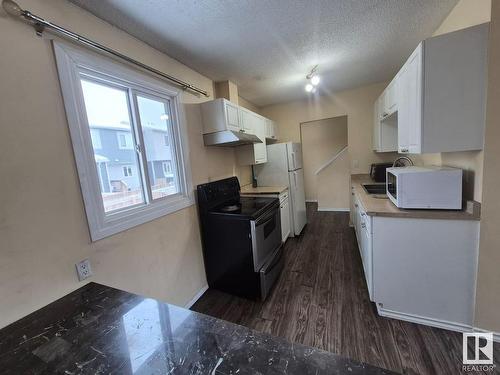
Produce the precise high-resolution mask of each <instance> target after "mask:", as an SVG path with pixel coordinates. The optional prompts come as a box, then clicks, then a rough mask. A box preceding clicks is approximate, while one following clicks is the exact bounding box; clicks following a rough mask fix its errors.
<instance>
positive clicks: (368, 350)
mask: <svg viewBox="0 0 500 375" xmlns="http://www.w3.org/2000/svg"><path fill="white" fill-rule="evenodd" d="M307 211H308V220H309V224H308V225H307V227H306V229H305V231H304V232H303V234H302V235H301V236H300V237H298V238H290V239H289V240H288V241H287V243H286V245H285V254H286V265H285V270H284V272H283V274H282V275H281V277H280V280H279V281H278V283H277V285H276V286H275V288H274V290H273V292H272V294H271V295H270V296H269V298H268V299H267V300H266V302H264V303H262V302H256V301H249V300H246V299H243V298H238V297H234V296H231V295H228V294H225V293H222V292H219V291H216V290H212V289H210V290H208V291H207V292H206V293H205V294H204V295H203V296H202V298H200V300H198V302H197V303H196V304H195V305H194V306H193V307H192V309H193V310H195V311H198V312H202V313H205V314H208V315H212V316H215V317H217V318H221V319H225V320H228V321H231V322H234V323H238V324H241V325H244V326H247V327H250V328H253V329H256V330H259V331H263V332H266V333H270V334H272V335H276V336H282V337H285V338H287V339H288V340H291V341H293V342H298V343H301V344H305V345H309V346H314V347H317V348H321V349H324V350H328V351H330V352H334V353H337V354H340V355H342V356H346V357H350V358H352V359H355V360H358V361H362V362H366V363H369V364H371V365H375V366H379V367H383V368H387V369H390V370H393V371H397V372H401V373H407V374H457V373H460V372H461V365H462V335H461V334H460V333H456V332H451V331H446V330H442V329H437V328H431V327H427V326H423V325H418V324H413V323H408V322H403V321H399V320H395V319H388V318H382V317H380V316H378V315H377V312H376V308H375V305H374V304H372V303H371V302H370V300H369V298H368V290H367V288H366V285H365V282H364V276H363V271H362V265H361V258H360V256H359V252H358V247H357V244H356V237H355V234H354V230H353V229H352V228H350V227H349V214H348V213H333V212H318V211H317V210H316V205H315V204H308V206H307ZM499 360H500V345H497V344H495V362H496V363H497V367H496V369H497V371H498V370H500V364H499ZM489 373H490V374H491V372H489Z"/></svg>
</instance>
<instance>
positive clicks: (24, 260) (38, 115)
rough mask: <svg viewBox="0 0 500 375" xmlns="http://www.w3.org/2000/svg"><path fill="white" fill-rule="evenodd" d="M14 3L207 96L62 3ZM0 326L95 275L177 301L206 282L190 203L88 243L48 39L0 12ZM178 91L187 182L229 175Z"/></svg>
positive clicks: (158, 56) (180, 71) (223, 155)
mask: <svg viewBox="0 0 500 375" xmlns="http://www.w3.org/2000/svg"><path fill="white" fill-rule="evenodd" d="M22 6H23V7H25V8H27V9H30V10H32V11H33V12H35V13H37V14H39V15H41V16H43V17H46V18H47V19H49V20H52V21H54V22H56V23H58V24H60V25H62V26H65V27H68V28H70V29H72V30H74V31H76V32H78V33H81V34H83V35H86V36H88V37H90V38H93V39H95V40H97V41H99V42H101V43H103V44H105V45H108V46H111V47H113V48H115V49H117V50H118V51H121V52H123V53H125V54H127V55H130V56H131V57H133V58H135V59H138V60H140V61H142V62H144V63H146V64H149V65H151V66H153V67H156V68H158V69H160V70H162V71H165V72H167V73H169V74H172V75H174V76H177V77H179V78H181V79H183V80H186V81H188V82H190V83H192V84H194V85H197V86H200V87H201V88H203V89H205V90H207V91H209V92H210V93H212V90H213V82H212V81H211V80H209V79H208V78H206V77H204V76H202V75H200V74H198V73H196V72H195V71H193V70H191V69H189V68H188V67H186V66H184V65H182V64H180V63H179V62H177V61H175V60H174V59H171V58H169V57H167V56H166V55H164V54H162V53H160V52H158V51H156V50H154V49H152V48H151V47H149V46H147V45H146V44H144V43H142V42H140V41H138V40H137V39H135V38H133V37H131V36H129V35H128V34H126V33H124V32H122V31H120V30H118V29H117V28H115V27H112V26H110V25H109V24H107V23H105V22H103V21H101V20H99V19H98V18H96V17H94V16H92V15H91V14H90V13H86V12H84V11H83V10H82V9H80V8H78V7H76V6H74V5H71V4H70V3H68V2H67V1H63V0H43V1H41V0H38V1H37V0H24V1H23V2H22ZM0 50H1V51H2V52H1V58H0V81H1V83H2V90H1V91H0V175H1V176H2V177H1V184H0V207H1V208H0V299H1V303H0V326H4V325H6V324H7V323H10V322H12V321H14V320H16V319H18V318H20V317H22V316H24V315H26V314H28V313H30V312H32V311H33V310H34V309H37V308H39V307H41V306H43V305H45V304H47V303H49V302H51V301H53V300H55V299H56V298H59V297H61V296H63V295H64V294H66V293H68V292H70V291H72V290H74V289H76V288H78V287H80V286H81V285H83V283H79V282H78V280H77V278H76V273H75V266H74V264H75V263H76V262H78V261H80V260H82V259H84V258H90V260H91V262H92V267H93V271H94V277H93V278H92V279H90V280H93V281H96V282H100V283H105V284H108V285H111V286H115V287H118V288H121V289H125V290H128V291H131V292H136V293H140V294H144V295H147V296H152V297H155V298H159V299H161V300H165V301H169V302H173V303H176V304H180V305H184V304H185V303H187V302H188V301H189V300H190V299H191V298H193V296H194V295H195V294H196V293H197V292H198V291H199V290H200V289H201V288H202V287H203V286H205V285H206V279H205V273H204V267H203V259H202V252H201V243H200V234H199V229H198V220H197V211H196V208H195V206H192V207H190V208H187V209H184V210H181V211H178V212H176V213H174V214H171V215H168V216H165V217H163V218H160V219H158V220H155V221H152V222H149V223H147V224H144V225H141V226H138V227H135V228H133V229H130V230H127V231H125V232H122V233H120V234H117V235H115V236H112V237H109V238H106V239H104V240H101V241H98V242H95V243H91V242H90V238H89V233H88V227H87V222H86V217H85V212H84V207H83V203H82V196H81V193H80V186H79V180H78V177H77V174H76V168H75V161H74V158H73V152H72V148H71V142H70V137H69V132H68V125H67V121H66V116H65V112H64V107H63V102H62V98H61V93H60V90H59V82H58V78H57V73H56V66H55V61H54V56H53V53H52V50H51V46H50V43H49V42H48V41H47V40H43V39H40V38H38V37H37V36H36V35H35V34H34V31H33V29H32V28H31V27H29V26H27V25H26V24H23V23H22V22H20V21H17V20H13V19H12V18H10V17H7V16H6V15H5V13H4V12H3V11H1V10H0ZM202 100H207V99H205V98H197V97H195V96H193V95H190V94H188V93H185V94H184V102H185V110H186V117H187V126H188V134H189V147H190V157H191V167H192V174H193V182H194V184H198V183H202V182H206V181H208V180H213V179H216V178H220V177H227V176H230V175H232V174H233V173H235V172H236V173H238V172H239V168H236V167H235V165H234V160H235V159H234V152H233V150H232V149H224V148H206V147H204V146H203V140H202V136H201V122H200V112H199V108H198V106H196V105H194V103H198V102H201V101H202Z"/></svg>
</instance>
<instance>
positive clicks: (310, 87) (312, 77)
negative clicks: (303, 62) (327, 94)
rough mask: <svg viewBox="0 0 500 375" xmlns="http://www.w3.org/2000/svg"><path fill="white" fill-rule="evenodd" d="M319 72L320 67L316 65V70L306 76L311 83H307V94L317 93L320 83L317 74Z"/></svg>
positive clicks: (313, 69)
mask: <svg viewBox="0 0 500 375" xmlns="http://www.w3.org/2000/svg"><path fill="white" fill-rule="evenodd" d="M317 70H318V65H315V66H314V68H312V69H311V72H310V73H309V74H308V75H307V76H306V78H307V79H308V80H309V83H307V84H306V86H305V89H306V91H307V92H310V93H315V92H316V86H318V84H319V81H320V78H319V75H318V74H317V73H316V72H317Z"/></svg>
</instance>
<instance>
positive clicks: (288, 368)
mask: <svg viewBox="0 0 500 375" xmlns="http://www.w3.org/2000/svg"><path fill="white" fill-rule="evenodd" d="M0 369H1V372H2V374H16V375H17V374H27V373H30V374H69V375H71V374H109V373H117V374H181V375H182V374H200V375H201V374H207V375H208V374H210V375H214V374H222V375H224V374H227V375H229V374H239V375H244V374H278V373H279V374H301V375H307V374H315V375H316V374H317V375H319V374H350V375H355V374H391V373H392V372H390V371H388V370H383V369H380V368H377V367H373V366H369V365H366V364H362V363H359V362H356V361H351V360H349V359H346V358H343V357H340V356H338V355H336V354H333V353H328V352H325V351H323V350H319V349H315V348H311V347H307V346H303V345H299V344H293V343H290V342H288V341H286V340H284V339H281V338H277V337H273V336H270V335H267V334H264V333H259V332H256V331H253V330H250V329H248V328H245V327H242V326H239V325H236V324H233V323H229V322H226V321H224V320H220V319H216V318H212V317H209V316H206V315H203V314H199V313H196V312H193V311H190V310H186V309H183V308H180V307H176V306H173V305H169V304H166V303H162V302H159V301H157V300H154V299H149V298H145V297H141V296H138V295H135V294H131V293H128V292H124V291H121V290H118V289H114V288H110V287H107V286H104V285H100V284H96V283H89V284H86V285H85V286H83V287H81V288H80V289H78V290H76V291H74V292H72V293H70V294H68V295H67V296H65V297H63V298H61V299H59V300H57V301H55V302H53V303H51V304H49V305H47V306H46V307H44V308H42V309H40V310H38V311H35V312H34V313H32V314H30V315H28V316H26V317H25V318H22V319H21V320H19V321H17V322H15V323H13V324H11V325H9V326H7V327H5V328H3V329H1V330H0ZM392 374H393V373H392Z"/></svg>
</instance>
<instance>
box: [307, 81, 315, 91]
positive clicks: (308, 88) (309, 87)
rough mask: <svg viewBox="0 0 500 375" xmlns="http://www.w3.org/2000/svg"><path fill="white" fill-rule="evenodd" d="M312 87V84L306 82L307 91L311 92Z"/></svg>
mask: <svg viewBox="0 0 500 375" xmlns="http://www.w3.org/2000/svg"><path fill="white" fill-rule="evenodd" d="M313 88H314V87H313V85H311V84H310V83H308V84H307V85H306V91H307V92H311V91H312V90H313Z"/></svg>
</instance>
